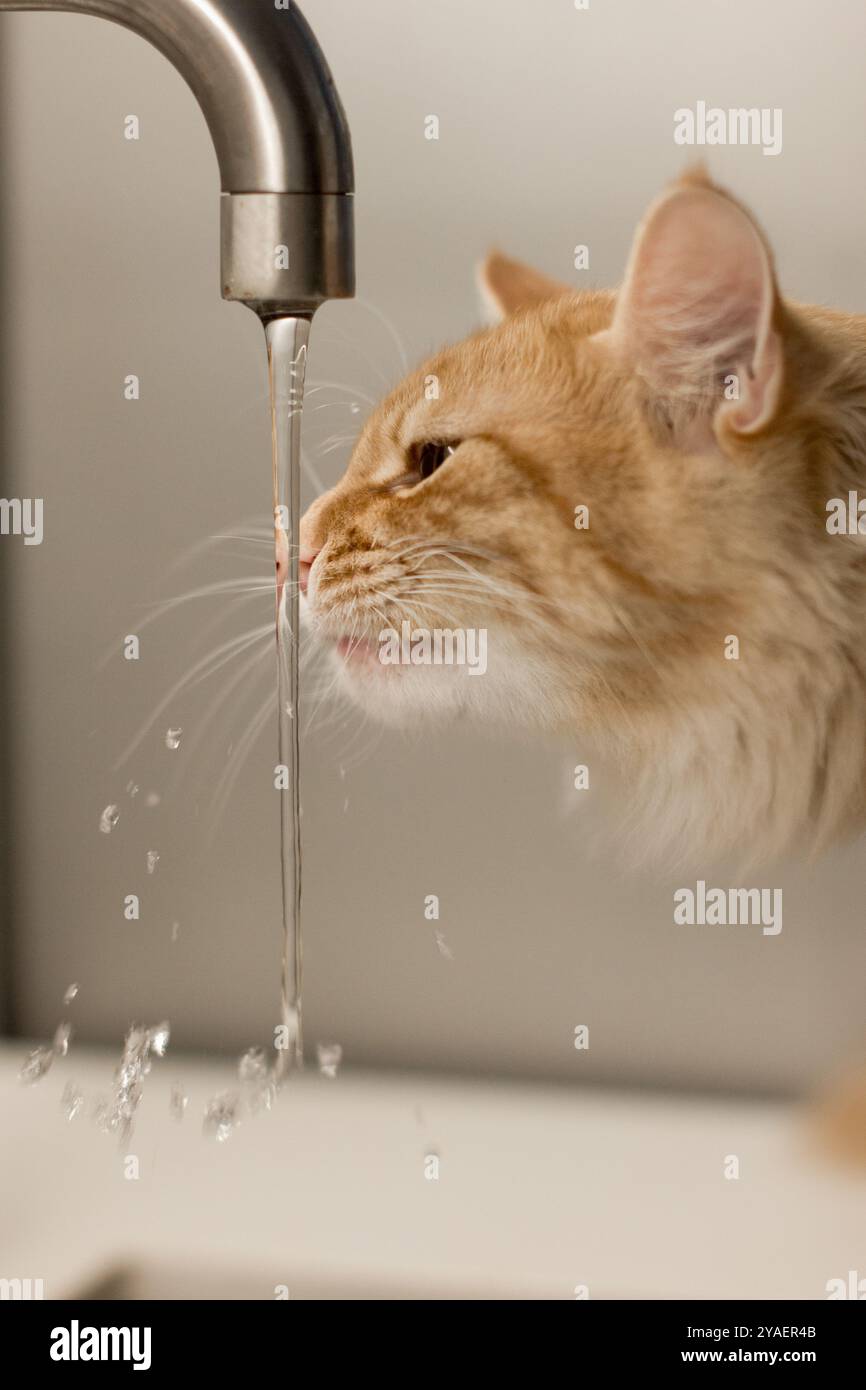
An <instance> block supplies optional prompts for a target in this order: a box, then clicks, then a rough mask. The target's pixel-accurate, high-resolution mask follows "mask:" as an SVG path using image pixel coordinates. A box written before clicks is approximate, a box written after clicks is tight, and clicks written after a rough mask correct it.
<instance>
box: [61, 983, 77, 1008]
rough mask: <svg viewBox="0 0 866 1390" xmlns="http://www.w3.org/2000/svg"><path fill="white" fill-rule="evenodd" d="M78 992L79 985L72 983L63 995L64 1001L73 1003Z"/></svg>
mask: <svg viewBox="0 0 866 1390" xmlns="http://www.w3.org/2000/svg"><path fill="white" fill-rule="evenodd" d="M77 993H78V985H70V986H69V988H68V990H67V991H66V993H65V994H64V996H63V1002H64V1004H71V1003H72V1001H73V999H74V998H75V996H76V994H77Z"/></svg>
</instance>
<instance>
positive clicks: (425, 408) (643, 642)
mask: <svg viewBox="0 0 866 1390" xmlns="http://www.w3.org/2000/svg"><path fill="white" fill-rule="evenodd" d="M482 284H483V288H484V291H485V294H486V297H487V298H488V299H489V300H491V301H492V302H493V303H494V305H495V306H496V308H497V310H498V313H499V316H500V322H499V323H498V324H496V325H495V326H493V327H490V328H487V329H485V330H483V331H481V332H479V333H476V334H475V335H474V336H472V337H470V338H469V339H467V340H465V341H463V342H460V343H458V344H457V345H456V346H453V347H449V348H447V349H445V350H444V351H442V352H441V353H439V354H438V355H437V356H435V357H434V358H432V359H431V360H430V361H428V362H426V363H425V364H424V365H423V366H422V367H421V368H419V370H418V371H416V372H415V373H413V374H412V375H411V376H409V377H408V378H407V379H406V380H405V381H403V382H402V383H401V384H400V385H399V386H398V388H397V389H396V390H394V391H393V392H392V393H391V394H390V395H389V396H388V397H387V398H386V399H385V400H384V401H383V402H382V404H381V405H380V406H379V407H378V408H377V409H376V410H375V411H374V413H373V414H372V416H371V417H370V419H369V420H368V421H367V423H366V425H365V427H364V429H363V432H362V434H361V437H360V439H359V440H358V443H357V445H356V447H355V449H354V452H353V454H352V457H351V460H350V462H349V465H348V468H347V471H346V474H345V476H344V477H343V479H342V480H341V481H340V482H339V483H338V484H337V486H336V487H335V488H333V489H332V490H331V491H330V492H328V493H326V494H325V495H324V496H322V497H320V498H319V499H318V500H317V501H316V502H315V503H314V504H313V506H312V507H311V508H310V510H309V511H308V512H307V514H306V516H305V517H304V519H303V523H302V528H301V571H302V578H301V583H302V589H303V590H304V591H305V592H306V600H307V613H308V616H309V617H310V618H311V619H312V623H313V625H314V628H315V630H316V632H317V634H318V636H319V637H320V638H321V640H322V641H324V642H326V643H328V644H329V645H330V646H331V647H332V650H333V653H334V659H335V661H336V663H337V666H338V668H339V671H340V673H341V676H342V678H343V680H344V682H345V685H346V688H347V689H348V690H349V691H350V693H351V694H352V695H353V696H354V697H355V698H356V699H357V700H358V701H359V702H360V703H361V704H362V705H364V706H365V707H367V708H368V709H370V710H371V711H372V712H373V713H374V714H376V715H377V716H380V717H385V718H392V719H401V718H405V719H407V720H412V721H416V720H418V719H419V718H423V717H426V716H428V715H430V714H433V713H442V712H447V711H452V712H455V711H458V710H466V711H474V712H477V713H479V714H481V715H483V716H485V717H487V716H493V715H496V716H498V715H502V716H504V717H506V718H507V719H509V720H510V721H513V720H515V719H517V720H519V721H521V722H523V723H528V724H541V725H546V726H550V725H556V724H559V725H562V724H567V725H570V726H571V727H574V726H575V725H578V726H580V725H584V726H587V727H590V726H592V727H609V726H610V724H611V722H612V721H613V722H617V723H618V722H620V721H623V720H624V721H627V722H629V721H633V720H634V718H635V717H636V716H641V715H643V714H645V713H648V712H651V711H652V710H653V709H654V708H661V707H663V706H664V703H665V700H666V695H665V693H664V692H663V691H662V690H661V689H660V688H659V686H660V682H659V680H658V679H657V663H656V661H654V656H657V655H658V654H659V653H661V652H663V653H664V658H665V661H666V662H669V661H670V660H671V659H672V657H673V656H674V655H675V653H676V651H680V652H688V653H689V654H690V655H694V654H695V652H696V651H697V650H699V649H700V648H701V647H707V648H708V649H709V650H711V651H712V652H713V654H714V659H716V658H718V655H719V652H720V651H721V646H722V642H723V638H724V636H725V633H726V632H727V631H730V630H735V627H732V625H735V619H736V618H737V616H738V608H739V602H740V588H741V585H742V582H743V580H744V575H743V564H744V559H745V557H747V556H748V554H749V551H750V546H751V539H750V536H749V534H748V529H749V523H750V522H751V523H754V526H755V527H760V526H761V525H762V521H761V515H760V513H761V506H762V500H761V494H762V480H763V478H764V473H763V471H762V457H763V449H762V444H763V442H764V440H765V437H766V436H767V434H768V432H770V431H771V430H772V426H773V423H774V420H775V419H776V418H777V415H778V412H779V409H780V403H781V399H782V393H783V387H784V371H783V365H784V364H783V351H782V338H781V332H780V322H779V320H780V316H781V306H780V303H779V299H778V295H777V292H776V287H775V281H774V275H773V267H772V262H771V258H770V254H769V251H768V249H767V246H766V243H765V241H764V239H763V237H762V235H761V233H760V232H759V231H758V229H757V227H756V225H755V224H754V222H753V221H752V219H751V218H750V217H749V215H748V214H747V213H746V212H745V211H744V210H743V209H742V208H741V207H740V206H739V205H738V204H737V203H735V202H734V201H733V200H732V199H731V198H729V197H728V196H726V195H725V194H724V193H722V192H721V191H719V190H718V189H716V188H714V187H713V186H712V185H711V184H709V183H708V182H707V181H706V180H705V179H704V178H702V177H700V176H693V177H691V178H690V179H688V180H686V181H683V182H681V183H680V184H678V185H676V186H674V187H673V189H672V190H671V191H669V192H668V193H666V194H665V195H664V196H663V197H662V198H660V199H659V200H658V202H656V203H655V204H654V205H653V206H652V207H651V208H650V210H649V213H648V214H647V216H646V218H645V220H644V222H643V223H642V225H641V226H640V228H639V230H638V232H637V235H636V238H635V242H634V246H633V249H632V253H631V257H630V261H629V264H628V269H627V272H626V276H625V280H624V283H623V286H622V288H621V290H620V291H619V293H618V294H616V295H614V294H611V293H606V292H592V291H585V292H580V293H575V292H571V291H569V290H568V289H567V288H565V287H563V286H560V285H557V284H556V283H555V282H553V281H551V280H548V279H547V278H546V277H544V276H542V275H539V274H538V273H536V272H534V271H532V270H529V269H527V268H526V267H523V266H521V265H518V264H516V263H515V262H513V261H510V260H508V259H507V258H505V257H504V256H502V255H499V254H494V255H491V256H490V257H489V258H488V260H487V262H486V263H485V265H484V267H483V269H482ZM728 576H732V580H733V582H732V586H731V589H730V590H728V589H727V588H726V582H727V577H728ZM406 625H408V631H409V634H410V646H409V647H408V648H407V646H406V643H405V641H403V640H402V638H403V637H404V635H405V634H406V632H407V626H406ZM436 630H440V631H445V630H447V631H448V632H451V633H454V632H464V633H468V634H470V636H471V634H479V633H483V634H485V639H484V644H485V649H486V660H485V663H484V666H485V669H484V670H483V672H482V670H481V669H480V666H481V662H480V660H479V661H478V662H477V663H476V669H473V667H472V666H471V664H469V662H468V658H467V663H466V664H463V665H460V664H445V663H444V661H443V663H442V664H436V663H435V656H434V658H433V660H431V661H425V660H424V651H423V650H422V648H423V643H418V642H415V643H414V646H412V645H411V643H412V642H413V641H414V634H416V633H418V632H421V631H428V632H430V633H435V631H436ZM389 633H394V634H397V635H399V636H400V638H401V643H400V651H399V658H400V659H397V660H394V659H390V658H394V657H395V655H397V649H396V647H395V645H394V642H393V641H392V640H391V639H390V638H388V637H387V636H383V634H389ZM474 642H475V645H474V647H473V644H472V640H470V642H469V649H470V651H471V650H474V651H475V652H476V654H477V653H478V652H479V651H480V642H479V641H478V639H477V637H476V638H475V639H474ZM389 643H390V645H389ZM433 651H434V648H433V647H432V646H430V647H428V649H427V655H428V656H429V655H431V653H432V652H433ZM413 652H414V653H416V654H417V656H418V658H419V659H418V661H417V664H416V662H415V661H414V660H413V656H412V653H413ZM389 654H390V657H389ZM454 654H455V659H457V658H459V656H460V653H459V652H457V651H455V653H454ZM383 656H384V658H385V659H380V657H383ZM407 658H408V659H407Z"/></svg>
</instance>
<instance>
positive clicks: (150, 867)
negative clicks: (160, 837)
mask: <svg viewBox="0 0 866 1390" xmlns="http://www.w3.org/2000/svg"><path fill="white" fill-rule="evenodd" d="M158 863H159V850H157V849H149V850H148V851H147V872H148V873H149V874H153V873H156V866H157V864H158Z"/></svg>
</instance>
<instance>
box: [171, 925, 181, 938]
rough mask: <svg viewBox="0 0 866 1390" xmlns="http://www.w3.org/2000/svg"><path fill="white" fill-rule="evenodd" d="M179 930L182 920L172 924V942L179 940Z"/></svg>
mask: <svg viewBox="0 0 866 1390" xmlns="http://www.w3.org/2000/svg"><path fill="white" fill-rule="evenodd" d="M179 931H180V922H172V924H171V939H172V942H175V941H177V934H178V932H179Z"/></svg>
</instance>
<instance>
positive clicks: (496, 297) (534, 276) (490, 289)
mask: <svg viewBox="0 0 866 1390" xmlns="http://www.w3.org/2000/svg"><path fill="white" fill-rule="evenodd" d="M477 281H478V289H479V293H480V295H481V302H482V306H483V308H484V311H485V313H486V315H487V317H488V318H489V319H490V320H491V321H492V322H494V323H497V322H499V321H500V320H501V319H504V318H506V317H507V316H508V315H509V314H514V313H516V312H517V311H518V310H519V309H527V308H530V307H532V306H533V305H536V304H541V303H543V302H544V300H546V299H555V298H556V297H557V296H558V295H561V294H567V293H568V286H567V285H560V284H558V283H557V282H556V280H551V279H549V277H548V276H547V275H542V274H541V272H540V271H538V270H533V269H532V267H531V266H528V265H523V264H522V263H521V262H520V261H513V260H511V258H510V257H509V256H504V255H503V254H502V252H501V251H491V252H490V253H489V254H488V255H487V256H486V257H485V258H484V260H483V261H482V262H481V264H480V265H479V266H478V272H477Z"/></svg>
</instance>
